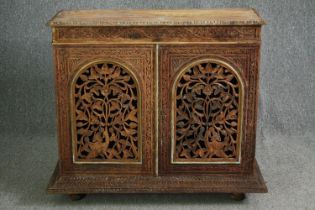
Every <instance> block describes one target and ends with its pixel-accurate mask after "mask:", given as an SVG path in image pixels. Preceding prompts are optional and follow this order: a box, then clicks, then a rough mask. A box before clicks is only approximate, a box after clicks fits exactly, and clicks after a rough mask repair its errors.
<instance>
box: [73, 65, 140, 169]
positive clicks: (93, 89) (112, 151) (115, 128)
mask: <svg viewBox="0 0 315 210" xmlns="http://www.w3.org/2000/svg"><path fill="white" fill-rule="evenodd" d="M72 91H73V92H72V103H74V104H73V106H72V107H73V109H74V110H73V118H74V119H73V120H72V124H73V126H74V127H73V129H74V132H73V138H74V143H73V147H74V159H75V161H79V162H80V161H83V162H85V161H92V162H93V161H96V162H102V161H103V162H105V163H106V162H119V161H122V162H130V161H133V162H134V161H140V155H141V154H140V151H141V149H140V145H141V144H140V142H139V141H140V138H139V133H140V132H138V131H139V119H140V117H139V112H140V111H139V108H140V107H139V106H140V104H139V99H140V96H139V94H140V93H139V91H138V84H137V81H136V80H135V78H134V77H133V76H132V75H131V74H130V72H129V71H128V70H127V69H126V68H124V67H122V66H120V65H118V64H116V63H111V62H99V63H95V64H92V65H90V66H89V67H87V68H86V69H85V70H83V71H81V73H80V74H79V75H78V76H77V79H76V80H75V81H74V83H73V85H72Z"/></svg>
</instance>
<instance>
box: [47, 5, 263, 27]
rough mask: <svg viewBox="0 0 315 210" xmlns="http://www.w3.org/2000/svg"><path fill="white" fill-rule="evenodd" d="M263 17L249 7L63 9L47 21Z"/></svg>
mask: <svg viewBox="0 0 315 210" xmlns="http://www.w3.org/2000/svg"><path fill="white" fill-rule="evenodd" d="M264 23H265V22H264V20H263V19H262V18H261V17H260V16H259V14H258V13H257V12H256V11H255V10H254V9H250V8H244V9H185V10H144V9H143V10H129V9H128V10H127V9H126V10H117V9H115V10H63V11H60V12H58V13H57V14H56V15H55V16H54V17H53V18H52V19H51V20H50V21H49V25H50V26H51V27H58V26H162V25H165V26H173V25H177V26H181V25H185V26H195V25H199V26H200V25H204V26H215V25H262V24H264Z"/></svg>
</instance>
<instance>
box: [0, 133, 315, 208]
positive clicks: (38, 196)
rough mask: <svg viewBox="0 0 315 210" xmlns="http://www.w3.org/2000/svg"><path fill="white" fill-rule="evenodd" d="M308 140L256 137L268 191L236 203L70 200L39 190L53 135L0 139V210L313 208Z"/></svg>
mask: <svg viewBox="0 0 315 210" xmlns="http://www.w3.org/2000/svg"><path fill="white" fill-rule="evenodd" d="M261 136H263V135H261ZM314 136H315V135H314V134H312V133H306V134H304V135H303V136H289V137H287V136H283V135H268V136H267V135H266V136H263V137H260V138H259V139H257V160H258V163H259V164H260V168H261V171H262V174H263V176H264V178H265V180H266V182H267V186H268V189H269V192H268V193H267V194H248V195H247V199H245V200H244V201H241V202H237V201H233V200H231V199H229V197H228V196H227V195H225V194H194V195H191V194H164V195H161V194H131V195H128V194H123V195H109V194H97V195H89V196H87V197H86V198H85V199H83V200H81V201H75V202H73V201H70V200H69V199H68V198H67V197H66V196H63V195H48V194H46V192H45V188H46V186H47V183H48V180H49V178H50V176H51V173H52V172H53V169H54V167H55V164H56V161H57V144H56V139H55V138H56V137H55V136H30V135H28V136H27V135H24V136H19V137H18V136H10V135H7V136H2V138H3V139H2V140H1V142H0V143H1V145H0V146H1V148H2V152H1V153H0V160H1V162H0V209H113V210H115V209H128V210H132V209H163V210H164V209H172V210H177V209H178V210H179V209H180V210H185V209H189V210H190V209H207V210H208V209H217V210H219V209H274V210H278V209H286V210H287V209H303V210H314V209H315V178H314V177H315V173H314V172H315V155H314V152H315V141H314Z"/></svg>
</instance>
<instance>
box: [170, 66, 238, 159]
mask: <svg viewBox="0 0 315 210" xmlns="http://www.w3.org/2000/svg"><path fill="white" fill-rule="evenodd" d="M175 88H176V89H175V90H174V91H173V93H175V95H173V100H175V113H176V115H175V116H174V123H175V125H174V129H175V131H174V145H175V147H174V148H173V149H174V151H175V160H176V161H179V162H180V161H184V160H187V161H197V162H198V160H199V159H203V160H206V161H209V162H216V161H222V160H236V158H237V153H236V149H232V148H237V147H238V146H239V144H240V143H239V141H238V140H236V139H234V138H235V133H236V134H237V135H238V133H237V129H239V128H238V118H239V113H238V106H239V103H240V98H239V90H240V86H239V82H238V78H237V77H236V76H235V74H234V72H233V71H231V70H230V69H228V68H226V67H224V66H222V65H220V64H218V63H214V62H205V63H199V64H196V65H195V66H192V67H191V68H187V69H185V70H184V73H183V74H182V76H181V77H180V78H178V80H177V81H176V84H175ZM237 138H238V137H237Z"/></svg>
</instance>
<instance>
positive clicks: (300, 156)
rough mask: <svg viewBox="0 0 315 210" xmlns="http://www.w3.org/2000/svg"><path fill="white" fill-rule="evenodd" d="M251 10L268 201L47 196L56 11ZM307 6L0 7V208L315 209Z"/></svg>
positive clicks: (67, 2) (260, 197)
mask: <svg viewBox="0 0 315 210" xmlns="http://www.w3.org/2000/svg"><path fill="white" fill-rule="evenodd" d="M212 7H253V8H256V9H257V10H258V11H259V12H260V14H261V16H262V17H263V18H264V19H265V20H266V21H267V23H268V24H267V25H266V26H264V27H263V30H262V43H263V45H262V52H261V72H260V87H261V89H260V103H259V107H260V111H259V124H258V128H257V159H258V162H259V163H260V166H261V169H262V173H263V175H264V177H265V180H266V181H267V185H268V188H269V193H268V194H250V195H248V199H247V200H245V201H243V202H240V203H238V202H234V201H230V200H229V199H228V198H227V197H226V196H225V195H220V194H214V195H204V194H203V195H171V196H169V195H95V196H89V197H87V198H86V199H85V200H82V201H80V202H77V203H73V202H70V201H68V200H67V198H66V197H65V196H60V195H46V194H45V187H46V184H47V182H48V179H49V177H50V175H51V173H52V171H53V169H54V166H55V163H56V161H57V143H56V121H55V111H56V110H55V92H54V82H53V64H52V53H51V46H50V41H51V34H50V33H51V31H50V28H48V27H47V26H46V25H45V24H46V23H47V21H48V20H49V19H50V18H51V17H52V16H53V15H54V14H55V13H56V12H57V11H59V10H61V9H87V8H212ZM314 10H315V3H314V1H312V0H304V1H294V0H291V1H284V0H281V1H271V0H269V1H261V0H252V1H241V0H238V1H219V0H217V1H206V0H201V1H197V0H196V1H193V0H183V1H171V0H163V1H145V0H127V1H122V0H109V1H97V0H89V1H83V0H79V1H74V0H50V1H48V0H43V1H39V0H32V1H31V0H29V1H23V0H19V1H18V0H11V1H10V0H7V1H6V0H1V1H0V23H1V24H0V31H1V32H0V134H1V135H0V146H1V153H0V160H1V161H0V209H7V208H12V209H14V208H26V209H30V208H38V209H44V208H53V207H56V206H58V209H60V208H66V209H68V208H75V209H80V208H81V209H85V208H87V207H88V208H91V209H92V208H96V209H97V208H108V209H159V208H163V209H185V208H186V209H193V208H196V209H211V208H215V209H241V208H242V209H243V208H248V209H271V208H275V209H288V208H292V209H315V201H314V198H315V197H314V195H315V181H314V180H315V178H314V171H315V169H314V167H315V164H314V162H315V158H314V154H315V153H314V152H315V144H314V142H315V137H314V134H315V131H314V130H315V96H314V83H315V69H314V64H315V63H314V53H315V52H314V40H315V37H314V36H315V33H314V23H315V19H314V14H315V11H314Z"/></svg>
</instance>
